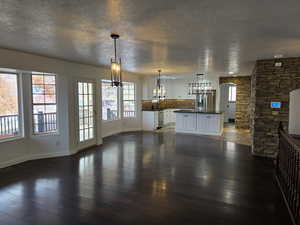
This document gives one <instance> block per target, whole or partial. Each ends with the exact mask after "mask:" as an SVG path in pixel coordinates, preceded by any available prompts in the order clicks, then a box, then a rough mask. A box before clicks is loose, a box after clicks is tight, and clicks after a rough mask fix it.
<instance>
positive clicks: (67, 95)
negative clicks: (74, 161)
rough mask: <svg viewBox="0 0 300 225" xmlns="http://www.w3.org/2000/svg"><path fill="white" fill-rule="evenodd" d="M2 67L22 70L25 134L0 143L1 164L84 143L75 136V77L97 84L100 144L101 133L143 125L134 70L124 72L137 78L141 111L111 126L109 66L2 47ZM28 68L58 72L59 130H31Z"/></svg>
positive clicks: (76, 148)
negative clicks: (105, 109)
mask: <svg viewBox="0 0 300 225" xmlns="http://www.w3.org/2000/svg"><path fill="white" fill-rule="evenodd" d="M0 68H13V69H17V70H19V71H22V84H23V88H24V96H23V102H24V104H23V106H24V107H23V111H24V118H25V120H24V124H25V128H26V129H25V137H24V138H21V139H19V140H14V141H9V142H1V143H0V168H2V167H5V166H9V165H13V164H15V163H19V162H22V161H26V160H30V159H37V158H45V157H54V156H62V155H70V154H74V153H76V152H77V151H79V150H80V149H81V148H82V147H81V146H79V145H78V144H77V140H76V129H75V128H76V127H75V124H76V118H77V117H76V114H75V111H76V109H75V99H76V93H75V87H76V81H77V80H80V79H89V80H91V81H94V82H95V83H96V84H97V88H96V93H97V96H96V98H97V100H96V108H97V118H98V119H97V128H98V129H97V134H96V136H97V144H101V143H102V137H103V136H106V135H107V134H112V133H116V132H119V131H126V130H133V129H141V110H140V109H141V101H140V99H141V96H142V88H141V85H142V84H141V77H140V76H139V75H137V74H133V73H126V72H125V73H124V81H135V82H136V84H137V96H139V97H138V98H137V104H138V106H137V107H138V109H139V110H138V112H137V117H136V118H135V119H130V120H128V119H124V120H119V121H113V122H111V123H110V125H109V126H106V125H103V126H102V120H101V96H100V93H101V90H100V87H101V86H100V81H101V79H109V74H110V73H109V70H108V68H105V67H96V66H90V65H84V64H79V63H73V62H68V61H64V60H59V59H54V58H49V57H42V56H37V55H33V54H28V53H23V52H18V51H13V50H6V49H0ZM26 71H39V72H50V73H55V74H57V96H58V101H57V107H58V119H59V122H58V123H59V134H57V135H45V136H34V135H32V131H31V124H32V123H31V122H32V121H31V102H30V99H31V96H30V95H31V93H30V92H31V91H30V90H31V87H30V73H29V72H26Z"/></svg>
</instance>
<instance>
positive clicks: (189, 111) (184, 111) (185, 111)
mask: <svg viewBox="0 0 300 225" xmlns="http://www.w3.org/2000/svg"><path fill="white" fill-rule="evenodd" d="M174 112H175V113H202V114H222V113H223V112H220V111H198V110H193V109H189V110H176V111H174Z"/></svg>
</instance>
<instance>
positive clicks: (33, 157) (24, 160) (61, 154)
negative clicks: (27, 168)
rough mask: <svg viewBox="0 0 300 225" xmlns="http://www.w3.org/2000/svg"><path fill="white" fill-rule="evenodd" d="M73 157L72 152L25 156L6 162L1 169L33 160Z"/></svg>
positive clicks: (1, 165)
mask: <svg viewBox="0 0 300 225" xmlns="http://www.w3.org/2000/svg"><path fill="white" fill-rule="evenodd" d="M68 155H71V154H70V152H65V151H63V152H51V153H46V154H34V155H29V156H24V157H19V158H17V159H12V160H8V161H5V162H1V163H0V169H1V168H5V167H9V166H13V165H16V164H19V163H23V162H27V161H31V160H37V159H47V158H54V157H61V156H68Z"/></svg>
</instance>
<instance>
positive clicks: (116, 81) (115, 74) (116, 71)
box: [110, 34, 123, 87]
mask: <svg viewBox="0 0 300 225" xmlns="http://www.w3.org/2000/svg"><path fill="white" fill-rule="evenodd" d="M110 37H111V38H112V39H113V40H114V51H115V58H111V67H110V71H111V86H112V87H122V86H123V83H122V71H121V58H119V60H118V59H117V46H116V45H117V39H119V37H120V36H119V35H118V34H111V35H110Z"/></svg>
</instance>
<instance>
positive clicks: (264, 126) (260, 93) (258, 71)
mask: <svg viewBox="0 0 300 225" xmlns="http://www.w3.org/2000/svg"><path fill="white" fill-rule="evenodd" d="M275 62H281V63H282V66H281V67H275ZM297 88H300V58H285V59H271V60H258V61H257V62H256V65H255V69H254V71H253V74H252V85H251V133H252V153H253V154H254V155H259V156H267V157H274V156H275V155H276V152H277V149H278V134H277V129H278V125H279V122H280V121H283V123H284V127H285V128H286V129H287V126H288V119H289V93H290V91H292V90H294V89H297ZM271 101H279V102H282V107H281V109H271V107H270V103H271ZM299 101H300V99H299Z"/></svg>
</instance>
